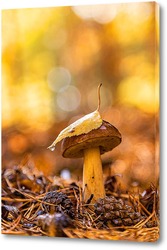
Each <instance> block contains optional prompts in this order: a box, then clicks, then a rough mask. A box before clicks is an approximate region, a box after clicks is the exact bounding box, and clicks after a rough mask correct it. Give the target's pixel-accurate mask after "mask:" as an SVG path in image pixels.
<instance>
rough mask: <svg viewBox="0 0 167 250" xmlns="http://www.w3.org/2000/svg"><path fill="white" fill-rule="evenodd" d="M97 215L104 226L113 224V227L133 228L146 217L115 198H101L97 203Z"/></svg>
mask: <svg viewBox="0 0 167 250" xmlns="http://www.w3.org/2000/svg"><path fill="white" fill-rule="evenodd" d="M94 206H95V213H96V214H97V215H98V216H99V215H100V217H99V220H100V221H103V222H104V224H107V223H111V224H112V225H113V226H132V225H135V224H137V223H138V222H139V221H140V220H141V219H143V218H144V217H143V216H142V215H141V214H140V213H139V212H136V211H135V210H134V208H133V207H131V206H129V205H126V204H125V203H124V201H123V200H122V199H116V198H115V197H113V196H112V197H105V198H104V199H102V198H100V199H98V201H97V202H96V203H95V205H94Z"/></svg>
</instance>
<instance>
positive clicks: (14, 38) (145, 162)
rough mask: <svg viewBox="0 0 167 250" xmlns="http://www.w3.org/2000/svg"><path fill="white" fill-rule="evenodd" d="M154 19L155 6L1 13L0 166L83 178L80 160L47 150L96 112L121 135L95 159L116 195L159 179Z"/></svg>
mask: <svg viewBox="0 0 167 250" xmlns="http://www.w3.org/2000/svg"><path fill="white" fill-rule="evenodd" d="M158 48H159V17H158V7H157V5H156V4H155V2H147V3H146V2H145V3H130V4H125V3H124V4H106V5H90V6H74V7H52V8H34V9H17V10H3V11H2V167H3V168H9V167H14V166H16V165H19V164H23V165H31V166H35V167H37V168H38V169H39V170H40V171H42V172H44V173H45V174H48V175H53V174H56V175H61V174H62V170H66V169H69V170H70V172H69V173H68V174H69V176H70V177H72V178H74V179H77V180H78V179H79V180H82V159H78V160H71V159H64V158H63V157H62V156H61V155H60V149H59V148H57V150H56V151H54V152H51V151H49V150H47V147H48V146H49V145H50V144H51V143H52V142H53V141H54V139H55V138H56V136H57V135H58V133H59V132H60V131H61V130H62V129H63V128H65V127H66V126H67V125H69V124H70V123H72V122H74V121H75V120H77V119H78V118H80V117H82V116H84V115H85V114H88V113H90V112H92V111H94V110H95V109H96V107H97V86H98V84H99V83H100V82H102V83H103V86H102V88H101V110H100V112H101V115H102V118H103V119H104V120H107V121H109V122H110V123H112V124H113V125H114V126H116V127H117V128H118V130H119V131H120V132H121V134H122V138H123V140H122V143H121V144H120V145H119V146H118V147H117V148H116V149H114V150H113V151H112V152H109V153H106V154H105V155H103V156H102V161H103V167H104V176H107V175H108V174H110V175H113V174H120V176H119V177H118V179H119V181H120V183H121V185H122V188H125V189H126V188H128V189H129V188H134V187H136V186H139V187H141V188H145V187H146V186H148V184H149V183H150V182H153V183H155V184H156V183H157V182H158V177H159V51H158ZM62 176H63V175H62Z"/></svg>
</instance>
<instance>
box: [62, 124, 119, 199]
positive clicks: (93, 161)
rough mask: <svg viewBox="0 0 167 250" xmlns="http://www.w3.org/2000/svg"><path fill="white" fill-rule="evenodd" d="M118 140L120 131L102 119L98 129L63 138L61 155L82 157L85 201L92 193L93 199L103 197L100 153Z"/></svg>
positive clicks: (110, 148)
mask: <svg viewBox="0 0 167 250" xmlns="http://www.w3.org/2000/svg"><path fill="white" fill-rule="evenodd" d="M120 142H121V134H120V132H119V131H118V130H117V129H116V128H115V127H114V126H113V125H111V124H110V123H109V122H107V121H104V120H103V122H102V125H101V126H100V128H98V129H93V130H92V131H90V132H89V133H87V134H81V135H79V136H72V137H66V138H65V139H63V141H62V144H61V151H62V155H63V157H65V158H79V157H83V158H84V166H83V197H84V201H85V202H86V201H87V200H88V199H89V198H90V197H91V195H93V199H92V200H93V201H96V200H97V199H98V198H104V197H105V189H104V181H103V171H102V162H101V154H104V153H105V152H108V151H110V150H112V149H113V148H115V147H116V146H118V145H119V144H120Z"/></svg>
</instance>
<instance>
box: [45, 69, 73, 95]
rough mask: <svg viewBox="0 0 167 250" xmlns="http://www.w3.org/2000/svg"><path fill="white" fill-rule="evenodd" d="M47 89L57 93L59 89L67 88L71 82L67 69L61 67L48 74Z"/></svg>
mask: <svg viewBox="0 0 167 250" xmlns="http://www.w3.org/2000/svg"><path fill="white" fill-rule="evenodd" d="M47 80H48V85H49V88H50V89H51V90H52V91H54V92H58V91H59V90H60V89H61V88H63V87H65V86H68V85H69V84H70V82H71V74H70V72H69V70H68V69H66V68H63V67H56V68H53V69H51V70H50V72H49V73H48V79H47Z"/></svg>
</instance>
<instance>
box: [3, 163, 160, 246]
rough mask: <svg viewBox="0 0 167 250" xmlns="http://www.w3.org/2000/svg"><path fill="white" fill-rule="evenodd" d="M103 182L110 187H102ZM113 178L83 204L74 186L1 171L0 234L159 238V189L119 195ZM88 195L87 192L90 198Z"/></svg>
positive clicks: (29, 171)
mask: <svg viewBox="0 0 167 250" xmlns="http://www.w3.org/2000/svg"><path fill="white" fill-rule="evenodd" d="M108 183H110V184H112V185H110V186H109V188H108ZM115 183H116V180H115V178H114V177H113V176H108V177H107V178H106V181H105V188H106V197H105V198H104V199H99V200H98V201H97V202H96V203H95V204H93V203H92V202H91V197H90V199H89V202H87V203H84V201H83V199H82V187H81V183H80V182H76V181H75V182H74V181H73V180H71V181H69V180H68V181H67V180H64V179H62V178H60V177H56V176H55V177H54V178H53V177H51V176H49V177H48V176H44V175H43V174H42V173H41V172H39V171H38V170H37V169H36V168H34V167H33V168H30V167H28V166H20V165H19V166H15V167H14V168H12V169H5V170H3V171H2V203H1V204H2V209H1V211H2V216H1V217H2V222H1V230H2V233H3V234H13V235H31V236H49V237H68V238H88V239H103V240H130V241H149V242H154V241H156V240H158V239H159V224H160V215H159V214H160V211H159V191H158V188H157V187H155V186H154V185H153V184H152V183H150V185H149V187H148V189H146V190H145V191H144V192H143V193H139V194H133V193H121V192H120V190H117V189H116V188H115ZM92 195H93V194H92Z"/></svg>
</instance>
